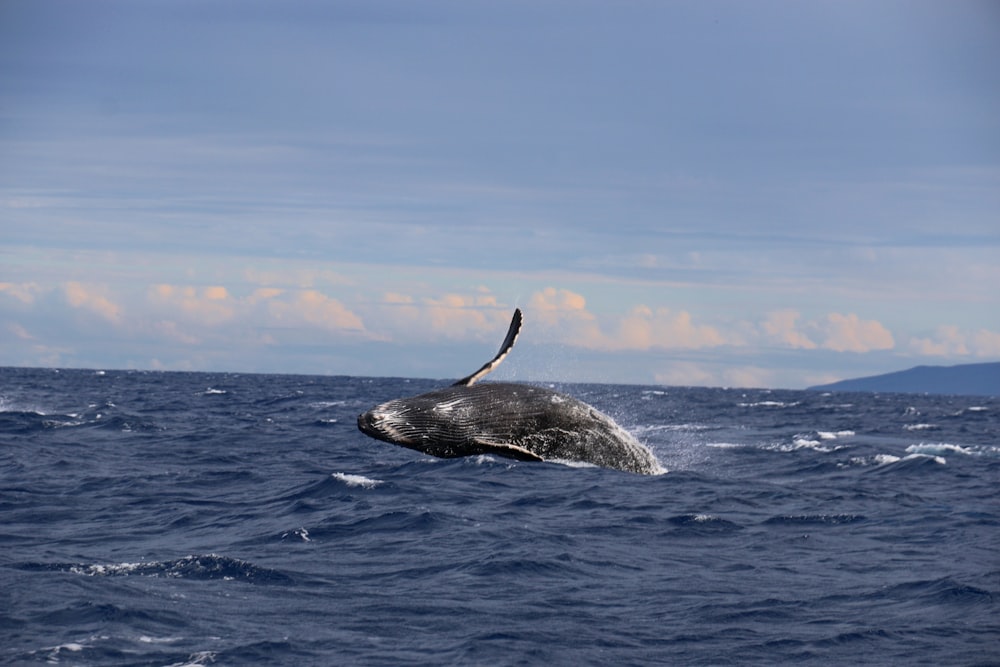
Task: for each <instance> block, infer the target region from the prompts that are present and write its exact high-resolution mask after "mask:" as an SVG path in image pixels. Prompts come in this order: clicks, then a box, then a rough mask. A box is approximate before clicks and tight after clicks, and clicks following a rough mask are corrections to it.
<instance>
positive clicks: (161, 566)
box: [19, 554, 291, 584]
mask: <svg viewBox="0 0 1000 667" xmlns="http://www.w3.org/2000/svg"><path fill="white" fill-rule="evenodd" d="M19 569H22V570H30V571H55V572H70V573H72V574H79V575H83V576H87V577H131V576H140V577H173V578H178V579H196V580H211V579H219V580H223V581H244V582H247V583H253V584H261V583H268V584H273V583H285V582H288V581H290V580H291V577H289V576H288V575H286V574H283V573H282V572H279V571H278V570H273V569H270V568H265V567H260V566H257V565H254V564H253V563H250V562H248V561H245V560H240V559H239V558H231V557H229V556H218V555H216V554H207V555H201V556H185V557H184V558H177V559H174V560H168V561H138V562H134V563H130V562H123V563H89V564H81V563H68V564H62V563H26V564H22V565H21V566H20V568H19Z"/></svg>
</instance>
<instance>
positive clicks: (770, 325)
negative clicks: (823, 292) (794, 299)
mask: <svg viewBox="0 0 1000 667" xmlns="http://www.w3.org/2000/svg"><path fill="white" fill-rule="evenodd" d="M798 319H799V312H798V311H797V310H792V309H785V310H775V311H772V312H770V313H768V314H767V319H766V320H764V322H763V323H761V328H762V329H763V330H764V334H765V335H766V337H767V338H768V339H770V340H772V341H774V342H777V343H780V344H782V345H786V346H788V347H791V348H794V349H804V350H814V349H816V347H817V346H816V343H814V342H813V341H812V340H810V339H809V337H808V336H807V335H805V334H804V333H802V331H800V330H799V329H798V327H797V326H796V321H797V320H798Z"/></svg>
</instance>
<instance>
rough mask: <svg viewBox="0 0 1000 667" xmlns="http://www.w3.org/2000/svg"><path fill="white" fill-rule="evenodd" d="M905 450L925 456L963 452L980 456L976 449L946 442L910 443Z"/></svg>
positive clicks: (967, 454)
mask: <svg viewBox="0 0 1000 667" xmlns="http://www.w3.org/2000/svg"><path fill="white" fill-rule="evenodd" d="M906 451H907V452H909V453H910V454H924V455H927V456H937V455H940V454H964V455H965V456H982V452H980V451H976V450H974V449H972V448H970V447H962V446H961V445H950V444H948V443H946V442H940V443H920V444H919V445H910V446H909V447H907V448H906Z"/></svg>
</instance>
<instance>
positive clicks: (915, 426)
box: [903, 424, 937, 431]
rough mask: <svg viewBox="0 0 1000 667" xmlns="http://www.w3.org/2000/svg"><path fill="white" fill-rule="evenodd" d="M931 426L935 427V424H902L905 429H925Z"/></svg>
mask: <svg viewBox="0 0 1000 667" xmlns="http://www.w3.org/2000/svg"><path fill="white" fill-rule="evenodd" d="M932 428H937V424H903V429H904V430H906V431H926V430H928V429H932Z"/></svg>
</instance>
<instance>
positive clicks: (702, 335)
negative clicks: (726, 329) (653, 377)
mask: <svg viewBox="0 0 1000 667" xmlns="http://www.w3.org/2000/svg"><path fill="white" fill-rule="evenodd" d="M617 330H618V335H617V336H615V337H614V338H612V339H610V340H608V341H607V344H606V347H607V348H608V349H625V350H649V349H652V348H658V349H689V350H696V349H699V348H703V347H717V346H719V345H725V344H726V342H727V341H726V338H725V337H724V336H723V335H722V334H721V333H720V332H719V330H718V329H716V328H715V327H712V326H708V325H703V324H695V323H694V321H693V318H692V317H691V313H689V312H687V311H686V310H681V311H677V312H676V313H675V312H673V311H671V310H670V309H669V308H657V309H655V310H653V309H652V308H650V307H648V306H645V305H641V304H640V305H638V306H636V307H635V308H633V309H632V310H631V311H630V312H629V314H628V315H626V316H625V317H624V318H623V319H622V320H621V321H620V322H619V324H618V327H617Z"/></svg>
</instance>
